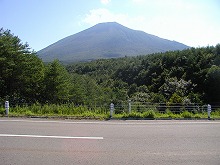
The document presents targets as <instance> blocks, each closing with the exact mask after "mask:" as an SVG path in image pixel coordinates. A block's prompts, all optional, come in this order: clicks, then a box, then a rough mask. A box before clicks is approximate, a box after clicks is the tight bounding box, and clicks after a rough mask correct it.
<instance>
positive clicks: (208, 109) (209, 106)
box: [207, 104, 212, 120]
mask: <svg viewBox="0 0 220 165" xmlns="http://www.w3.org/2000/svg"><path fill="white" fill-rule="evenodd" d="M207 112H208V119H209V120H210V118H211V112H212V107H211V105H210V104H208V106H207Z"/></svg>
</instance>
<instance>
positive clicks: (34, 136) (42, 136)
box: [0, 134, 104, 140]
mask: <svg viewBox="0 0 220 165" xmlns="http://www.w3.org/2000/svg"><path fill="white" fill-rule="evenodd" d="M0 137H29V138H53V139H88V140H103V139H104V138H103V137H74V136H45V135H13V134H0Z"/></svg>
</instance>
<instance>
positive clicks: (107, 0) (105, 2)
mask: <svg viewBox="0 0 220 165" xmlns="http://www.w3.org/2000/svg"><path fill="white" fill-rule="evenodd" d="M100 2H101V3H102V4H104V5H107V4H109V3H110V2H111V0H100Z"/></svg>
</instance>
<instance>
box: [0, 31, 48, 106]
mask: <svg viewBox="0 0 220 165" xmlns="http://www.w3.org/2000/svg"><path fill="white" fill-rule="evenodd" d="M43 78H44V65H43V62H42V61H41V60H40V59H39V58H38V57H37V56H36V53H35V52H33V51H30V48H29V46H28V44H27V43H26V44H23V43H22V42H21V40H20V39H19V38H18V37H17V36H14V35H13V34H11V31H10V30H3V29H0V91H1V93H0V97H1V98H5V97H7V99H9V100H10V101H13V102H14V103H15V102H19V101H22V100H23V101H26V102H27V101H28V102H35V101H36V100H37V99H38V98H39V97H40V93H39V91H40V88H41V84H42V80H43Z"/></svg>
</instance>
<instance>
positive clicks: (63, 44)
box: [37, 22, 189, 62]
mask: <svg viewBox="0 0 220 165" xmlns="http://www.w3.org/2000/svg"><path fill="white" fill-rule="evenodd" d="M186 48H189V47H188V46H186V45H184V44H182V43H179V42H176V41H170V40H167V39H163V38H160V37H157V36H154V35H151V34H148V33H145V32H143V31H138V30H132V29H129V28H127V27H125V26H123V25H121V24H118V23H116V22H108V23H99V24H97V25H95V26H93V27H91V28H88V29H86V30H84V31H81V32H79V33H76V34H74V35H71V36H68V37H66V38H64V39H61V40H59V41H57V42H56V43H54V44H52V45H49V46H48V47H46V48H44V49H42V50H40V51H39V52H37V54H38V56H39V57H40V58H42V60H43V61H45V62H50V61H52V60H54V59H58V60H60V61H63V62H74V61H90V60H96V59H103V58H118V57H124V56H137V55H146V54H152V53H157V52H165V51H171V50H183V49H186Z"/></svg>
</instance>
